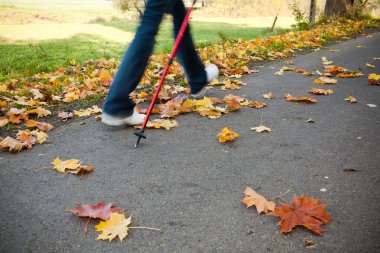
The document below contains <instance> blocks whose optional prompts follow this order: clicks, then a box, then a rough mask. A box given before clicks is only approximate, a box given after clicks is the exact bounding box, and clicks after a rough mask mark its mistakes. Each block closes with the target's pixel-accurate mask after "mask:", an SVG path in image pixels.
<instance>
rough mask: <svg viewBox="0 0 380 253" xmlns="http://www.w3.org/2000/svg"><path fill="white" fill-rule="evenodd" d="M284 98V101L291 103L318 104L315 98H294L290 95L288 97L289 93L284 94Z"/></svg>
mask: <svg viewBox="0 0 380 253" xmlns="http://www.w3.org/2000/svg"><path fill="white" fill-rule="evenodd" d="M284 97H285V99H286V100H288V101H292V102H305V103H316V102H318V100H316V99H315V98H311V97H305V96H302V97H298V98H296V97H293V96H292V95H290V94H289V93H288V94H285V95H284Z"/></svg>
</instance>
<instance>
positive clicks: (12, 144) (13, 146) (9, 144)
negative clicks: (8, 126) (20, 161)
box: [0, 136, 24, 152]
mask: <svg viewBox="0 0 380 253" xmlns="http://www.w3.org/2000/svg"><path fill="white" fill-rule="evenodd" d="M23 147H24V145H23V144H22V143H21V142H19V141H17V140H15V139H13V138H11V137H9V136H7V137H6V138H5V139H3V140H1V138H0V148H9V151H11V152H20V151H21V150H22V148H23Z"/></svg>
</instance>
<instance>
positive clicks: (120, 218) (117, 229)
mask: <svg viewBox="0 0 380 253" xmlns="http://www.w3.org/2000/svg"><path fill="white" fill-rule="evenodd" d="M131 219H132V216H130V217H129V218H128V219H126V218H125V215H124V213H121V214H119V213H112V212H111V214H110V218H109V220H106V221H100V223H99V224H98V225H96V227H95V229H96V231H100V232H101V234H100V235H99V236H98V238H96V240H109V241H112V240H113V239H114V238H115V237H117V236H118V237H119V239H120V241H123V239H124V238H125V237H126V236H127V235H128V230H129V227H128V226H129V225H130V224H131Z"/></svg>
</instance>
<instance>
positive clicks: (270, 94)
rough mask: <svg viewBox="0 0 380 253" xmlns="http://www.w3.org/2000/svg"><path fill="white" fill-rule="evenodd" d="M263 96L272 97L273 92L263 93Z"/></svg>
mask: <svg viewBox="0 0 380 253" xmlns="http://www.w3.org/2000/svg"><path fill="white" fill-rule="evenodd" d="M263 98H265V99H273V98H274V94H273V93H272V92H268V93H265V94H263Z"/></svg>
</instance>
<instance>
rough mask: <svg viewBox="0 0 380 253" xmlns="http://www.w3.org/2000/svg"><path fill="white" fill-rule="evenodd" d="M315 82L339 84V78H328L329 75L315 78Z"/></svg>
mask: <svg viewBox="0 0 380 253" xmlns="http://www.w3.org/2000/svg"><path fill="white" fill-rule="evenodd" d="M313 83H317V84H337V83H338V80H336V79H333V78H328V77H324V76H321V77H319V78H317V79H315V80H314V81H313Z"/></svg>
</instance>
